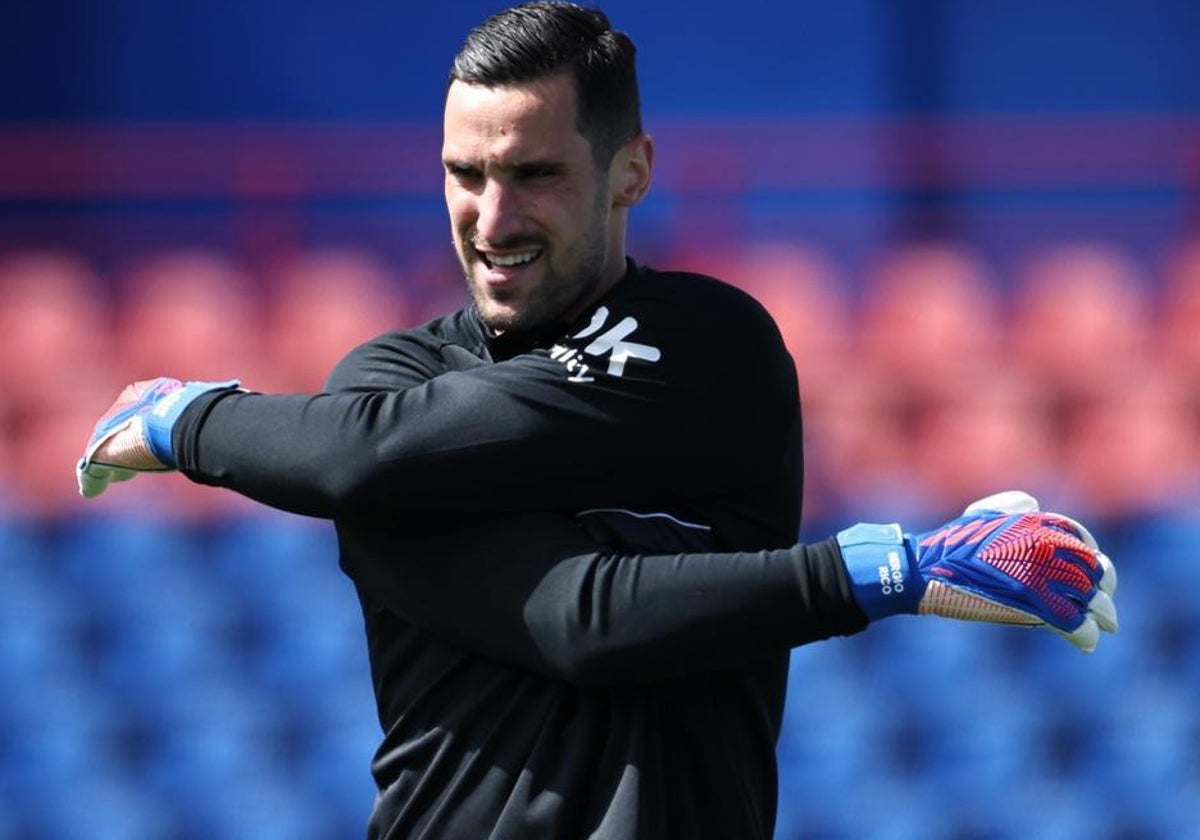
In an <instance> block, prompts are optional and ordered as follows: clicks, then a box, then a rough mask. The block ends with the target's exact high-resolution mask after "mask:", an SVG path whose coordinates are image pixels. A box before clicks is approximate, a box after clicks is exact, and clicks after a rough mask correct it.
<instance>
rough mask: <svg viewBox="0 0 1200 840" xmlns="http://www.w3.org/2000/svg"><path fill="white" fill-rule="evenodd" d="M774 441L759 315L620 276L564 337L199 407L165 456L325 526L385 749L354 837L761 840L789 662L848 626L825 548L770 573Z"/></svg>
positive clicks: (783, 376)
mask: <svg viewBox="0 0 1200 840" xmlns="http://www.w3.org/2000/svg"><path fill="white" fill-rule="evenodd" d="M799 420H800V418H799V400H798V396H797V393H796V384H795V374H794V370H793V368H792V366H791V362H790V359H789V358H788V356H787V353H786V351H785V350H784V348H783V345H782V342H781V341H780V339H779V336H778V332H777V330H776V328H775V326H774V324H773V323H772V322H771V320H770V318H769V317H768V316H767V315H766V313H765V312H764V311H763V310H762V309H761V307H759V306H758V305H757V304H756V303H754V302H753V301H752V300H751V299H750V298H748V297H747V296H745V295H743V294H742V293H740V292H737V291H736V290H734V289H732V288H731V287H728V286H725V285H723V284H720V283H718V282H716V281H713V280H711V279H709V278H703V277H699V276H696V275H682V274H668V273H658V272H653V271H650V270H647V269H643V268H638V267H636V266H633V265H632V264H631V266H630V271H629V273H628V275H627V277H626V278H625V279H624V280H622V282H621V283H619V284H618V285H617V286H616V287H615V288H614V289H613V290H612V291H611V292H610V293H609V294H608V295H607V296H606V297H605V299H604V300H602V301H601V302H600V304H599V305H598V306H597V307H596V308H595V309H594V310H593V311H591V312H589V313H587V314H586V315H585V317H584V318H583V319H581V320H580V322H579V323H577V324H573V325H570V326H568V327H567V328H565V329H558V330H550V331H546V332H544V333H543V334H539V335H517V336H504V337H501V338H499V339H495V338H492V337H490V336H489V334H488V333H487V331H486V329H485V328H484V327H483V325H482V324H481V323H480V321H479V319H478V316H477V314H476V313H475V312H474V310H472V309H466V310H463V311H460V312H458V313H455V314H453V315H450V316H448V317H446V318H443V319H439V320H437V321H434V322H432V323H430V324H427V325H425V326H424V327H421V328H418V329H415V330H407V331H403V332H399V333H393V334H388V335H385V336H382V337H380V338H379V339H377V340H375V341H373V342H371V343H369V344H367V345H364V346H363V347H361V348H359V349H358V350H356V351H355V352H353V353H352V354H350V356H348V357H347V359H346V360H344V361H343V362H342V364H340V365H339V366H338V368H337V370H335V372H334V374H333V375H332V376H331V378H330V381H329V383H328V387H327V392H326V393H323V394H320V395H316V396H309V397H303V396H264V395H257V394H220V395H214V396H211V397H206V398H202V399H201V400H198V401H197V402H196V403H195V404H193V406H191V407H190V408H189V410H188V411H187V412H186V413H185V415H184V417H183V418H182V420H181V423H180V424H179V425H178V427H177V429H176V441H175V442H176V452H177V454H178V456H179V460H180V467H181V469H182V470H183V471H184V472H185V473H186V474H188V475H189V476H191V477H192V478H194V479H196V480H200V481H204V482H207V483H214V484H220V485H223V486H228V487H231V488H233V489H235V490H238V491H239V492H242V493H245V494H246V495H249V496H251V497H253V498H256V499H259V500H261V501H263V502H265V503H268V504H271V505H274V506H276V507H280V508H283V509H287V510H293V511H297V512H301V513H306V514H310V515H317V516H326V517H329V518H332V519H334V520H335V521H336V522H337V527H338V534H339V544H340V549H341V562H342V566H343V568H344V569H345V570H346V571H347V573H348V574H349V575H350V576H351V578H352V579H353V580H354V581H355V583H356V586H357V588H358V592H359V595H360V598H361V600H362V603H363V609H364V615H365V619H366V626H367V635H368V644H369V651H370V657H371V663H372V669H373V675H374V681H375V689H376V697H377V701H378V704H379V713H380V718H381V722H382V724H383V727H384V730H385V732H386V735H385V739H384V741H383V744H382V745H381V747H380V749H379V751H378V753H377V756H376V760H375V762H374V765H373V770H374V773H375V776H376V780H377V782H378V784H379V787H380V797H379V800H378V802H377V806H376V809H375V812H374V814H373V817H372V821H371V836H372V837H380V838H385V837H386V838H409V837H426V838H472V840H473V838H482V837H495V838H510V837H511V838H522V840H526V838H528V839H529V840H541V838H547V839H549V838H556V839H557V838H577V837H578V838H582V837H595V838H606V839H611V840H628V839H629V838H673V837H679V838H706V837H712V838H733V837H736V838H769V837H770V835H771V830H772V824H773V817H774V807H775V798H774V797H775V766H774V752H773V751H774V742H775V738H776V736H777V734H778V727H779V719H780V715H781V711H782V705H783V692H784V683H785V679H786V668H787V650H788V648H789V647H791V646H793V645H796V644H800V643H802V642H805V641H810V640H813V639H817V638H823V637H826V636H829V635H833V634H836V633H848V632H854V631H856V630H858V629H861V627H862V626H863V625H864V624H865V619H864V618H863V616H862V614H861V612H860V611H859V610H858V609H857V607H856V606H855V605H854V602H853V599H852V596H851V594H850V592H849V588H848V587H847V585H846V582H845V579H844V575H843V574H842V571H841V563H840V561H839V560H838V555H837V549H836V547H835V546H834V545H833V544H832V542H827V543H822V544H819V545H817V546H812V547H807V548H805V547H793V545H792V544H793V543H794V540H795V536H796V533H797V530H798V515H799V507H800V481H801V455H800V438H799V433H800V427H799ZM572 514H574V515H572ZM684 552H687V553H684ZM738 552H740V553H738Z"/></svg>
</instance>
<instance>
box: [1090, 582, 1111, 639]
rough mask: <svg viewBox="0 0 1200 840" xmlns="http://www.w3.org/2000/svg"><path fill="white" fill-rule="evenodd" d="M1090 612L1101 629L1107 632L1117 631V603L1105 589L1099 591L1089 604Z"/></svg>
mask: <svg viewBox="0 0 1200 840" xmlns="http://www.w3.org/2000/svg"><path fill="white" fill-rule="evenodd" d="M1088 614H1089V615H1091V616H1092V617H1093V618H1094V619H1095V621H1096V624H1098V625H1099V626H1100V629H1101V630H1103V631H1104V632H1106V633H1116V632H1117V626H1118V622H1117V605H1116V604H1114V603H1113V599H1112V598H1110V597H1108V593H1107V592H1104V591H1103V590H1101V591H1099V592H1097V593H1096V594H1095V596H1094V597H1093V598H1092V600H1091V602H1090V603H1089V604H1088Z"/></svg>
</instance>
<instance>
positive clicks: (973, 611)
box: [837, 491, 1117, 653]
mask: <svg viewBox="0 0 1200 840" xmlns="http://www.w3.org/2000/svg"><path fill="white" fill-rule="evenodd" d="M837 541H838V545H839V546H840V547H841V551H842V557H843V559H844V561H845V563H846V570H847V572H848V573H849V576H850V580H851V583H852V584H853V588H854V594H855V598H856V599H857V601H858V604H859V606H860V607H861V608H862V610H863V612H865V613H866V614H867V616H868V617H869V618H870V619H871V620H876V619H879V618H884V617H886V616H889V615H896V614H897V613H919V614H923V615H926V614H931V615H940V616H945V617H948V618H958V619H964V620H968V621H988V622H994V623H998V624H1017V625H1024V626H1048V627H1050V628H1052V629H1053V630H1055V631H1057V632H1058V633H1060V634H1061V635H1063V636H1065V637H1066V638H1067V639H1068V640H1069V641H1070V642H1071V643H1072V644H1073V645H1075V646H1076V647H1078V648H1079V649H1081V650H1083V651H1085V652H1088V653H1090V652H1091V651H1093V650H1095V648H1096V645H1097V643H1098V642H1099V639H1100V631H1101V630H1104V631H1106V632H1109V633H1113V632H1116V630H1117V612H1116V607H1115V606H1114V604H1113V601H1112V595H1113V593H1114V592H1115V591H1116V588H1117V572H1116V569H1115V568H1114V566H1113V564H1112V562H1111V561H1110V560H1109V559H1108V557H1106V556H1105V555H1104V554H1103V553H1102V552H1101V551H1100V549H1099V547H1098V546H1097V544H1096V540H1095V539H1094V538H1093V537H1092V535H1091V534H1090V533H1089V532H1088V530H1087V529H1086V528H1084V527H1083V526H1082V525H1080V524H1079V523H1078V522H1076V521H1074V520H1073V519H1069V518H1067V517H1065V516H1062V515H1060V514H1056V513H1043V512H1041V511H1039V510H1038V503H1037V501H1036V500H1035V499H1034V498H1033V497H1032V496H1030V495H1028V494H1026V493H1022V492H1019V491H1009V492H1006V493H997V494H996V495H994V496H988V497H987V498H985V499H980V500H979V501H977V502H975V503H974V504H972V505H970V506H969V507H967V509H966V510H965V511H964V512H963V515H962V516H961V517H959V518H958V519H955V520H953V521H951V522H948V523H947V524H945V525H943V526H942V527H940V528H936V529H934V530H932V531H928V532H926V533H924V534H919V535H917V536H913V535H911V534H904V533H902V531H901V529H900V526H899V525H869V524H859V525H855V526H854V527H852V528H848V529H846V530H845V531H842V532H841V533H839V534H838V535H837Z"/></svg>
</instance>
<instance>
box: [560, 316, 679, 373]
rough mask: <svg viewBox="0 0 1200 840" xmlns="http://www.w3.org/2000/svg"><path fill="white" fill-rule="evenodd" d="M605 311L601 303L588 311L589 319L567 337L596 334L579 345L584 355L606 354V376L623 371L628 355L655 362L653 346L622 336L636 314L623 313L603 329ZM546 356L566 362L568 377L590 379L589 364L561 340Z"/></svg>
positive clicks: (657, 356) (631, 326)
mask: <svg viewBox="0 0 1200 840" xmlns="http://www.w3.org/2000/svg"><path fill="white" fill-rule="evenodd" d="M608 315H609V312H608V307H607V306H601V307H600V308H599V309H597V310H596V313H595V314H594V315H592V321H591V323H590V324H588V325H587V326H586V327H584V328H583V329H582V330H580V331H579V332H577V333H576V334H575V335H573V336H571V338H573V339H581V338H590V337H591V336H596V337H595V338H593V339H592V341H591V343H590V344H588V345H587V346H586V347H584V348H583V351H582V353H583V354H585V355H587V356H604V355H606V354H607V355H608V371H607V372H608V374H609V375H610V376H621V375H622V374H624V373H625V363H626V362H627V361H629V360H630V359H641V360H643V361H647V362H657V361H658V360H659V359H660V358H661V357H662V353H661V352H660V351H659V349H658V348H657V347H652V346H651V345H649V344H639V343H637V342H636V341H626V340H625V339H626V338H628V337H629V336H630V335H631V334H632V333H633V331H634V330H636V329H637V327H638V322H637V319H636V318H633V317H629V316H626V317H624V318H622V319H621V320H620V321H618V322H617V323H616V325H615V326H612V327H610V328H609V329H607V330H605V331H604V332H600V330H601V329H603V327H604V326H605V322H606V321H607V320H608ZM597 333H599V335H597ZM550 357H551V358H552V359H557V360H558V361H560V362H562V363H563V364H565V365H566V366H567V370H568V371H570V372H571V380H572V381H573V382H592V381H593V378H592V377H590V376H588V371H589V365H588V364H586V363H585V360H584V359H583V358H582V357H581V356H580V351H579V350H577V349H575V348H573V347H567V346H565V345H562V344H556V345H554V346H553V347H552V348H550Z"/></svg>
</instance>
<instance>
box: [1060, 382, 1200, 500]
mask: <svg viewBox="0 0 1200 840" xmlns="http://www.w3.org/2000/svg"><path fill="white" fill-rule="evenodd" d="M1061 469H1062V473H1063V475H1064V477H1065V478H1066V479H1067V481H1068V483H1069V487H1070V492H1071V498H1073V499H1075V500H1077V502H1075V503H1073V504H1077V505H1078V507H1077V508H1076V509H1078V510H1081V511H1087V512H1088V513H1089V514H1090V515H1092V516H1095V517H1101V518H1108V519H1117V518H1120V517H1132V516H1138V515H1140V514H1142V513H1144V512H1147V511H1156V510H1170V509H1171V508H1174V507H1177V506H1179V502H1180V500H1181V499H1185V498H1187V497H1188V496H1192V497H1194V496H1195V495H1196V485H1197V478H1196V477H1197V475H1198V474H1200V433H1198V432H1197V416H1196V415H1194V413H1193V407H1192V405H1191V404H1190V401H1189V395H1188V388H1187V387H1186V386H1185V383H1184V382H1183V381H1181V380H1180V379H1178V378H1176V377H1175V376H1173V375H1171V372H1170V371H1168V370H1165V369H1163V368H1162V367H1160V366H1158V365H1157V364H1155V363H1154V362H1153V361H1151V360H1144V361H1143V362H1142V363H1141V364H1137V365H1131V364H1120V365H1118V364H1115V363H1114V364H1111V365H1110V366H1109V367H1108V368H1107V370H1106V371H1105V380H1104V387H1103V388H1097V389H1095V390H1094V392H1093V393H1092V394H1091V395H1090V397H1089V398H1088V399H1087V400H1083V401H1080V402H1079V403H1077V404H1076V405H1075V407H1074V409H1073V410H1072V411H1071V412H1069V414H1068V415H1067V416H1066V417H1065V418H1064V421H1063V424H1062V446H1061Z"/></svg>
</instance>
